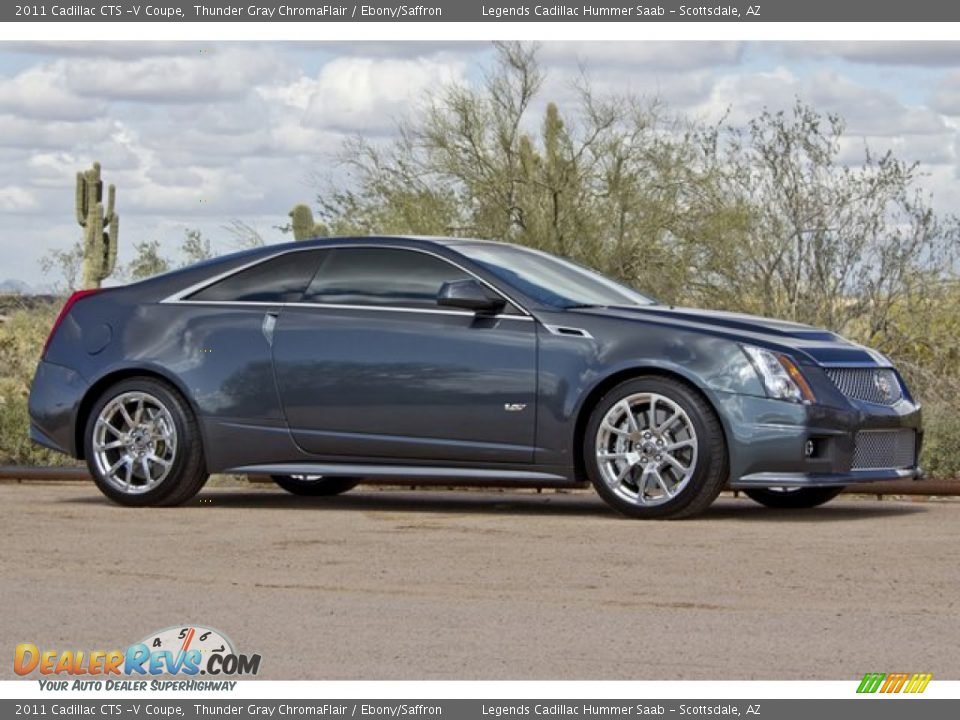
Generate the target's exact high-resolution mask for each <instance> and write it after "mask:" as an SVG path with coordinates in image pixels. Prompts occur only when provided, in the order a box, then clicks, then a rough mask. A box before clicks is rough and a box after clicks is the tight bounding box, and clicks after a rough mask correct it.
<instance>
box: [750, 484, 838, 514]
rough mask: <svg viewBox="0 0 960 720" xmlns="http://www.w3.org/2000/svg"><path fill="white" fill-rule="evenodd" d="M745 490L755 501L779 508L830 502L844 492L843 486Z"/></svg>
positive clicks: (804, 507) (788, 508)
mask: <svg viewBox="0 0 960 720" xmlns="http://www.w3.org/2000/svg"><path fill="white" fill-rule="evenodd" d="M743 492H744V493H745V494H746V496H747V497H748V498H750V499H751V500H753V501H754V502H758V503H760V504H761V505H764V506H766V507H768V508H777V509H778V510H803V509H806V508H814V507H817V506H818V505H823V504H824V503H828V502H830V501H831V500H833V499H834V498H835V497H836V496H837V495H839V494H840V493H841V492H843V488H842V487H812V488H793V489H784V490H774V489H773V488H751V489H750V490H744V491H743Z"/></svg>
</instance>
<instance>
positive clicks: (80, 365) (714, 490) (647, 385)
mask: <svg viewBox="0 0 960 720" xmlns="http://www.w3.org/2000/svg"><path fill="white" fill-rule="evenodd" d="M30 418H31V436H32V437H33V439H34V440H36V441H37V442H39V443H41V444H43V445H45V446H47V447H50V448H53V449H55V450H59V451H62V452H65V453H68V454H70V455H72V456H74V457H78V458H84V459H85V460H86V462H87V464H88V465H89V467H90V472H91V473H92V474H93V477H94V479H95V480H96V483H97V485H98V486H99V487H100V489H101V490H102V491H103V492H104V493H105V494H106V495H107V496H108V497H110V498H112V499H113V500H115V501H117V502H120V503H123V504H126V505H173V504H177V503H182V502H184V501H186V500H188V499H189V498H191V497H193V495H194V494H195V493H196V492H197V491H198V490H199V489H200V488H201V487H202V486H203V484H204V482H205V481H206V479H207V477H208V474H209V473H211V472H229V473H239V474H256V475H271V476H273V478H274V479H275V480H276V482H277V483H278V484H279V485H280V486H281V487H283V488H285V489H286V490H289V491H291V492H294V493H298V494H302V495H334V494H337V493H341V492H344V491H346V490H349V489H350V488H352V487H353V486H354V485H356V484H357V483H358V482H402V483H403V484H431V483H433V484H480V485H496V486H501V487H502V486H540V487H570V486H577V485H578V484H579V483H581V482H583V481H585V480H586V479H589V481H590V482H592V484H593V486H594V487H595V488H596V490H597V492H598V493H599V494H600V495H601V496H602V497H603V499H604V500H606V501H607V502H608V503H609V504H610V505H612V506H613V507H615V508H616V509H617V510H620V511H621V512H623V513H625V514H627V515H631V516H635V517H640V518H668V517H673V518H676V517H683V516H689V515H693V514H695V513H697V512H699V511H702V510H703V509H704V508H706V507H707V506H708V505H709V504H710V503H711V502H712V501H713V500H714V499H715V498H716V497H717V494H718V493H719V492H720V491H721V490H722V489H723V488H724V487H733V488H740V489H743V490H744V491H746V493H747V494H748V495H749V496H750V497H752V498H753V499H754V500H757V501H758V502H761V503H763V504H765V505H770V506H774V507H812V506H814V505H819V504H821V503H823V502H826V501H827V500H829V499H831V498H832V497H834V496H835V495H836V494H837V493H839V492H840V490H841V489H842V488H843V487H844V486H846V485H850V484H852V483H857V482H861V481H869V480H882V479H892V478H917V477H919V476H920V471H919V468H918V467H917V457H918V452H919V448H920V440H921V425H920V409H919V407H918V405H917V404H916V403H915V402H914V400H913V399H912V398H911V396H910V394H909V392H908V391H907V388H906V387H905V385H904V383H903V380H902V378H901V377H900V375H899V373H898V372H897V371H896V369H895V368H893V367H892V366H891V365H890V363H889V362H888V361H887V360H886V358H884V357H883V356H882V355H880V354H879V353H877V352H874V351H872V350H870V349H867V348H864V347H862V346H859V345H855V344H853V343H850V342H848V341H846V340H844V339H843V338H840V337H838V336H837V335H834V334H832V333H830V332H827V331H824V330H818V329H815V328H812V327H808V326H805V325H799V324H796V323H790V322H782V321H777V320H769V319H764V318H759V317H753V316H747V315H738V314H733V313H723V312H707V311H701V310H691V309H685V308H674V307H667V306H664V305H659V304H656V303H654V302H653V301H651V300H650V299H648V298H647V297H644V296H643V295H641V294H639V293H637V292H635V291H634V290H631V289H630V288H627V287H624V286H622V285H618V284H617V283H615V282H613V281H611V280H609V279H607V278H605V277H603V276H601V275H598V274H596V273H594V272H592V271H589V270H586V269H584V268H582V267H580V266H578V265H575V264H573V263H570V262H567V261H565V260H562V259H560V258H557V257H553V256H551V255H548V254H545V253H542V252H538V251H535V250H530V249H527V248H522V247H517V246H513V245H508V244H503V243H494V242H484V241H479V240H462V239H436V238H399V237H397V238H394V237H389V238H388V237H384V238H346V239H345V238H331V239H322V240H314V241H310V242H300V243H294V244H288V245H279V246H271V247H265V248H259V249H256V250H252V251H248V252H243V253H238V254H234V255H230V256H227V257H223V258H218V259H216V260H211V261H207V262H204V263H201V264H199V265H195V266H192V267H190V268H187V269H184V270H179V271H176V272H172V273H167V274H164V275H161V276H158V277H154V278H151V279H149V280H144V281H142V282H138V283H134V284H131V285H127V286H124V287H118V288H110V289H106V290H102V291H85V292H79V293H75V294H74V295H73V296H72V297H71V298H70V299H69V300H68V301H67V303H66V305H65V306H64V308H63V311H62V312H61V314H60V317H59V318H58V320H57V322H56V323H55V325H54V328H53V330H52V331H51V333H50V338H49V339H48V341H47V347H46V348H45V350H44V353H43V358H42V360H41V361H40V364H39V367H38V368H37V373H36V377H35V378H34V381H33V387H32V390H31V394H30Z"/></svg>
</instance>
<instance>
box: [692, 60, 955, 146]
mask: <svg viewBox="0 0 960 720" xmlns="http://www.w3.org/2000/svg"><path fill="white" fill-rule="evenodd" d="M797 98H800V99H801V100H802V101H803V102H805V103H807V104H810V105H812V106H813V107H814V108H815V109H817V110H818V111H819V112H821V113H823V114H828V113H833V114H837V115H839V116H841V117H842V118H843V119H844V121H845V122H846V124H847V125H846V127H847V132H848V133H849V134H851V135H856V136H864V135H869V136H878V137H893V136H900V135H932V134H939V133H944V132H946V131H947V130H948V128H947V126H946V124H945V123H944V121H943V119H942V118H941V117H940V116H939V115H938V114H937V113H936V112H934V111H932V110H930V109H929V108H926V107H923V106H910V105H906V104H905V103H904V102H903V101H902V100H900V99H899V98H898V97H897V96H896V95H894V94H893V93H891V92H888V91H886V90H879V89H877V88H873V87H867V86H865V85H862V84H859V83H857V82H855V81H853V80H850V79H849V78H847V77H844V76H842V75H840V74H839V73H837V72H836V71H833V70H824V71H821V72H818V73H816V74H815V75H813V76H811V77H808V78H800V77H798V76H797V75H796V74H794V73H793V72H792V71H791V70H789V69H788V68H785V67H779V68H777V69H775V70H773V71H769V72H761V73H750V74H739V75H728V76H726V77H723V78H722V79H720V80H719V81H718V82H717V83H716V84H715V86H714V88H713V92H712V93H711V96H710V99H709V100H708V101H707V102H706V103H704V104H703V105H702V106H701V108H700V111H701V112H702V113H703V114H705V115H706V116H707V117H709V118H719V117H721V116H723V115H724V114H725V113H727V112H728V111H729V115H728V119H729V121H730V122H731V123H733V124H735V125H742V124H745V123H746V122H747V121H749V120H750V119H751V118H753V117H756V116H757V115H758V114H760V113H761V112H762V111H763V110H765V109H766V110H770V111H774V112H775V111H778V110H786V109H789V108H790V107H792V106H793V104H794V103H795V102H796V99H797Z"/></svg>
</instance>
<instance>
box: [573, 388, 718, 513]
mask: <svg viewBox="0 0 960 720" xmlns="http://www.w3.org/2000/svg"><path fill="white" fill-rule="evenodd" d="M643 393H650V394H656V395H658V396H662V397H663V398H667V399H668V400H669V401H671V402H672V403H675V404H676V405H677V406H679V407H680V408H681V409H682V410H683V411H684V413H686V416H687V418H688V419H689V421H690V424H691V425H692V426H693V430H694V431H695V432H696V440H697V458H696V462H695V464H694V465H693V466H692V474H691V476H690V478H689V480H687V482H686V485H685V486H684V487H683V488H682V489H681V490H679V491H678V492H677V493H676V495H675V496H674V497H672V498H670V499H668V500H665V501H663V502H662V503H661V504H655V505H643V504H640V503H639V502H631V501H628V500H627V499H625V498H624V497H621V496H620V495H618V494H617V492H615V491H614V489H613V488H611V487H610V486H608V485H607V482H606V481H605V480H604V479H603V474H602V470H601V468H600V466H599V464H600V461H599V460H598V458H597V439H598V438H597V435H598V431H599V430H600V424H601V422H602V421H603V419H604V417H605V416H606V414H607V412H608V411H610V410H611V409H612V408H614V406H616V405H618V404H619V403H620V402H621V401H622V400H624V399H626V398H629V397H631V396H633V395H637V394H643ZM583 452H584V465H585V466H586V470H587V476H588V477H589V478H590V481H591V482H592V483H593V487H594V488H595V489H596V491H597V493H598V494H599V495H600V497H602V498H603V499H604V500H605V501H606V502H607V503H608V504H609V505H611V506H612V507H613V508H615V509H616V510H618V511H619V512H621V513H623V514H624V515H627V516H629V517H634V518H640V519H651V520H653V519H663V520H666V519H671V520H672V519H680V518H686V517H690V516H693V515H696V514H697V513H700V512H703V511H704V510H705V509H706V508H707V507H709V505H710V504H711V503H712V502H713V501H714V500H715V499H716V498H717V495H719V494H720V491H721V490H722V489H723V487H724V486H725V485H726V483H727V478H728V475H729V463H728V461H727V446H726V441H725V439H724V435H723V428H722V427H721V425H720V421H719V419H718V418H717V416H716V413H715V412H714V411H713V408H712V407H711V406H710V404H709V403H708V402H707V401H706V399H705V398H704V397H703V396H702V395H700V393H699V392H697V391H696V390H694V389H693V388H691V387H690V386H688V385H686V384H685V383H682V382H679V381H677V380H673V379H670V378H664V377H659V376H645V377H638V378H634V379H631V380H627V381H625V382H622V383H620V384H619V385H617V386H616V387H614V388H613V389H612V390H610V391H609V392H608V393H607V394H606V395H604V396H603V398H601V399H600V401H599V402H598V403H597V405H596V407H594V409H593V410H592V412H591V414H590V419H589V421H588V423H587V429H586V434H585V436H584V441H583ZM658 457H659V456H658ZM676 487H677V485H675V486H674V489H676ZM640 492H641V493H644V491H640ZM639 494H640V493H638V495H639ZM644 494H645V493H644Z"/></svg>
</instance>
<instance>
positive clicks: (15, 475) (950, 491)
mask: <svg viewBox="0 0 960 720" xmlns="http://www.w3.org/2000/svg"><path fill="white" fill-rule="evenodd" d="M257 479H258V480H259V479H260V478H257ZM3 480H16V481H31V482H32V481H35V480H59V481H89V480H91V478H90V473H89V472H87V469H86V468H85V467H57V466H47V467H36V466H31V465H0V481H3ZM390 484H403V485H406V484H407V483H403V482H402V481H399V480H392V481H391V483H390ZM410 484H412V485H416V484H419V483H417V482H416V481H413V482H411V483H410ZM844 492H848V493H857V494H860V495H941V496H957V495H960V479H956V480H920V481H916V480H894V481H889V482H873V483H860V484H857V485H853V486H850V487H848V488H847V489H846V490H845V491H844Z"/></svg>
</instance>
